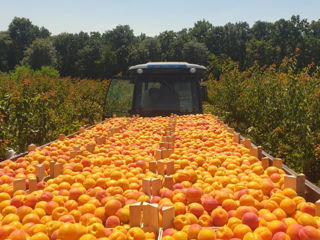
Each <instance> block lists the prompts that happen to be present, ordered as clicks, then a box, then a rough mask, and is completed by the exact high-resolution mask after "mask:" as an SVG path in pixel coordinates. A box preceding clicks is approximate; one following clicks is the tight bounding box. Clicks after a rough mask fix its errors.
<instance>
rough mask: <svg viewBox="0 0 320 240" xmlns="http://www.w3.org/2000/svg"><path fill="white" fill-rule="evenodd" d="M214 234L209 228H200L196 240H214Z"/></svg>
mask: <svg viewBox="0 0 320 240" xmlns="http://www.w3.org/2000/svg"><path fill="white" fill-rule="evenodd" d="M215 239H216V233H215V231H214V230H212V229H209V228H202V229H201V230H200V231H199V233H198V240H215Z"/></svg>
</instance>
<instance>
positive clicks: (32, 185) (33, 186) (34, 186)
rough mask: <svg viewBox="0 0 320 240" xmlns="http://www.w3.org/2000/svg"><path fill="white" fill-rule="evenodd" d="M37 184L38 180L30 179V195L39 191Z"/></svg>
mask: <svg viewBox="0 0 320 240" xmlns="http://www.w3.org/2000/svg"><path fill="white" fill-rule="evenodd" d="M37 184H38V182H37V179H36V178H30V179H29V193H32V192H34V191H37V189H38V186H37Z"/></svg>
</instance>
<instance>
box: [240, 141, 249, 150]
mask: <svg viewBox="0 0 320 240" xmlns="http://www.w3.org/2000/svg"><path fill="white" fill-rule="evenodd" d="M240 143H241V144H242V145H243V146H245V147H246V148H248V149H251V140H250V139H243V140H241V141H240Z"/></svg>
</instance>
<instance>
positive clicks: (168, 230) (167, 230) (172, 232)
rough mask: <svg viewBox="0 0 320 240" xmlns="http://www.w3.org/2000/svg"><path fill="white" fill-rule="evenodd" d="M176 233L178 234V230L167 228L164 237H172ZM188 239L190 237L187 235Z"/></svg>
mask: <svg viewBox="0 0 320 240" xmlns="http://www.w3.org/2000/svg"><path fill="white" fill-rule="evenodd" d="M175 232H177V231H176V230H174V229H173V228H167V229H166V230H164V231H163V233H162V236H167V235H168V236H172V235H173V234H174V233H175ZM186 236H187V238H188V235H187V234H186Z"/></svg>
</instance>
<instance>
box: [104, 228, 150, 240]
mask: <svg viewBox="0 0 320 240" xmlns="http://www.w3.org/2000/svg"><path fill="white" fill-rule="evenodd" d="M127 236H128V240H145V238H146V236H145V232H144V231H143V230H142V229H141V228H138V227H133V228H130V229H129V231H128V233H127ZM110 239H111V238H110Z"/></svg>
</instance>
